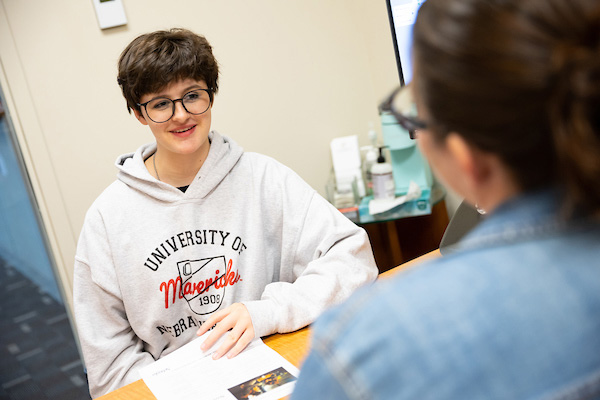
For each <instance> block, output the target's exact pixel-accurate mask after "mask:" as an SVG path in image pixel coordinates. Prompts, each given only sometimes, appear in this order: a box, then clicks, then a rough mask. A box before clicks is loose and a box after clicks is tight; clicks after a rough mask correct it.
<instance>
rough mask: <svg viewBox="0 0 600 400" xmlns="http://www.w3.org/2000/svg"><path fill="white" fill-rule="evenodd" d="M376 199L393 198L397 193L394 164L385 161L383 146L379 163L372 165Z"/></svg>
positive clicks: (374, 196) (378, 159)
mask: <svg viewBox="0 0 600 400" xmlns="http://www.w3.org/2000/svg"><path fill="white" fill-rule="evenodd" d="M371 178H372V180H373V198H374V199H393V198H394V197H396V195H395V185H394V175H393V172H392V164H389V163H386V162H385V157H384V156H383V147H380V148H379V157H378V158H377V163H376V164H373V166H372V167H371Z"/></svg>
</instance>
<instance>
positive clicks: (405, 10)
mask: <svg viewBox="0 0 600 400" xmlns="http://www.w3.org/2000/svg"><path fill="white" fill-rule="evenodd" d="M386 2H387V8H388V15H389V17H390V26H391V28H392V39H393V42H394V50H395V51H396V63H397V64H398V74H399V75H400V84H401V85H406V84H408V83H409V82H410V81H411V79H412V56H411V44H412V28H413V25H414V24H415V20H416V18H417V12H418V11H419V7H421V4H423V3H424V2H425V0H386Z"/></svg>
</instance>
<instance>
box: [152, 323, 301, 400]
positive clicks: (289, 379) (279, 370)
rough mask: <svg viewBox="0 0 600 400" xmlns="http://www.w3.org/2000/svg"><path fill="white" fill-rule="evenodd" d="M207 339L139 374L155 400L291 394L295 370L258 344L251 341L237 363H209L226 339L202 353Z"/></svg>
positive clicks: (264, 397) (265, 398) (259, 397)
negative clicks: (202, 345)
mask: <svg viewBox="0 0 600 400" xmlns="http://www.w3.org/2000/svg"><path fill="white" fill-rule="evenodd" d="M209 334H210V332H207V333H206V334H204V335H203V336H201V337H199V338H197V339H195V340H193V341H192V342H190V343H188V344H187V345H185V346H183V347H181V348H179V349H177V350H176V351H174V352H173V353H171V354H169V355H167V356H165V357H163V358H161V359H159V360H158V361H156V362H154V363H153V364H150V365H148V366H146V367H144V368H142V371H141V375H142V379H143V380H144V382H145V383H146V385H147V386H148V388H149V389H150V391H152V394H154V396H156V398H157V399H158V400H170V399H207V400H211V399H219V400H221V399H233V400H236V399H237V400H241V399H257V400H269V399H280V398H282V397H284V396H287V395H289V394H291V393H292V390H293V388H294V385H295V382H296V378H297V376H298V373H299V371H298V369H297V368H296V367H295V366H294V365H292V364H291V363H290V362H289V361H287V360H286V359H285V358H283V357H282V356H281V355H279V353H277V352H276V351H275V350H273V349H271V348H270V347H268V346H267V345H265V344H264V343H263V342H262V340H260V339H258V338H257V339H254V340H253V341H252V342H251V343H250V344H249V345H248V347H246V349H245V350H244V351H242V352H241V353H240V354H238V355H237V356H236V357H233V358H231V359H228V358H227V357H221V358H220V359H218V360H213V359H212V354H213V353H214V351H216V349H218V348H219V345H220V344H221V342H222V341H223V339H224V338H223V337H222V338H221V339H220V340H219V341H218V342H217V343H216V344H215V345H214V346H213V347H212V348H211V349H209V350H208V351H206V352H204V351H202V350H200V345H201V344H202V343H203V342H204V340H205V339H206V338H207V337H208V335H209Z"/></svg>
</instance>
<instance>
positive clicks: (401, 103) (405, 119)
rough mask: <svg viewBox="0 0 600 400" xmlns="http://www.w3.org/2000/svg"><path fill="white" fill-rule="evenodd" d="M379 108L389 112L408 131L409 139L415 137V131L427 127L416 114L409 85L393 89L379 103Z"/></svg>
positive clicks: (415, 106)
mask: <svg viewBox="0 0 600 400" xmlns="http://www.w3.org/2000/svg"><path fill="white" fill-rule="evenodd" d="M379 110H380V111H382V112H389V113H391V114H392V115H393V116H394V118H396V120H397V121H398V123H399V124H400V126H401V127H403V128H404V129H406V130H407V131H408V135H409V136H410V138H411V139H415V137H416V131H418V130H419V129H425V128H426V127H427V124H426V123H425V121H423V120H420V119H419V118H418V116H417V105H416V103H415V100H414V97H413V92H412V88H411V87H410V85H406V86H400V87H398V88H397V89H396V90H394V91H393V92H392V93H391V94H390V95H389V96H388V97H387V98H386V99H385V100H384V101H383V102H382V103H381V105H380V106H379Z"/></svg>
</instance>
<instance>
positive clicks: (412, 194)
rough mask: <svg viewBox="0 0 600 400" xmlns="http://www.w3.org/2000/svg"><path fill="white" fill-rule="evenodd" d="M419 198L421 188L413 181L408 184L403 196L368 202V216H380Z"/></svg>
mask: <svg viewBox="0 0 600 400" xmlns="http://www.w3.org/2000/svg"><path fill="white" fill-rule="evenodd" d="M419 197H421V188H420V187H419V185H417V184H416V183H415V182H414V181H410V183H409V184H408V192H407V193H406V194H405V195H404V196H400V197H395V198H393V199H373V200H371V201H369V214H371V215H375V214H381V213H382V212H386V211H389V210H391V209H392V208H394V207H398V206H399V205H401V204H404V203H406V202H407V201H411V200H416V199H418V198H419Z"/></svg>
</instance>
